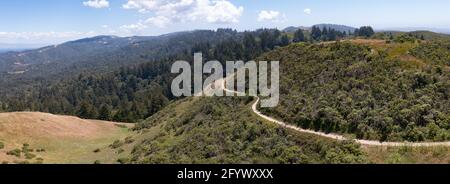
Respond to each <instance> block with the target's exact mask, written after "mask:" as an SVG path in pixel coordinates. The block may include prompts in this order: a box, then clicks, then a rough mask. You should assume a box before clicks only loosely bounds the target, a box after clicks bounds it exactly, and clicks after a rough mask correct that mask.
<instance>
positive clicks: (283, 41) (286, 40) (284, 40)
mask: <svg viewBox="0 0 450 184" xmlns="http://www.w3.org/2000/svg"><path fill="white" fill-rule="evenodd" d="M289 43H290V40H289V37H288V36H287V35H283V36H282V37H281V43H280V45H281V46H286V45H289Z"/></svg>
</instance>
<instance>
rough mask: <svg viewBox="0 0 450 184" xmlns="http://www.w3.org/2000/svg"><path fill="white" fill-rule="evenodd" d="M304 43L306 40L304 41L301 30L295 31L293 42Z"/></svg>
mask: <svg viewBox="0 0 450 184" xmlns="http://www.w3.org/2000/svg"><path fill="white" fill-rule="evenodd" d="M304 41H306V39H305V34H304V33H303V30H302V29H299V30H297V31H296V32H295V33H294V42H295V43H297V42H304Z"/></svg>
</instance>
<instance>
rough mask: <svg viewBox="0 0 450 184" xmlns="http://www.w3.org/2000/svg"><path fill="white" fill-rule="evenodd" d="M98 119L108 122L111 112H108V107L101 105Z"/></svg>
mask: <svg viewBox="0 0 450 184" xmlns="http://www.w3.org/2000/svg"><path fill="white" fill-rule="evenodd" d="M98 119H101V120H110V119H111V112H110V110H109V108H108V106H106V105H102V107H101V108H100V112H99V115H98Z"/></svg>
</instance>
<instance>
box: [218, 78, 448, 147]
mask: <svg viewBox="0 0 450 184" xmlns="http://www.w3.org/2000/svg"><path fill="white" fill-rule="evenodd" d="M230 78H234V75H231V76H229V77H227V78H226V79H220V80H219V81H218V82H220V83H221V84H222V85H221V88H222V89H223V90H224V91H226V92H230V93H235V94H241V95H242V93H240V92H237V91H233V90H229V89H227V88H226V87H225V86H226V85H225V83H226V80H228V79H230ZM256 98H257V100H256V102H255V103H254V104H253V105H252V111H253V112H254V113H255V114H256V115H258V116H259V117H261V118H263V119H265V120H267V121H270V122H272V123H276V124H278V125H280V126H282V127H285V128H288V129H292V130H295V131H297V132H301V133H308V134H313V135H317V136H321V137H326V138H330V139H334V140H338V141H345V140H349V139H348V138H346V137H344V136H342V135H337V134H326V133H323V132H316V131H313V130H306V129H303V128H300V127H297V126H293V125H289V124H287V123H285V122H282V121H279V120H277V119H275V118H272V117H270V116H266V115H264V114H262V113H261V112H260V111H259V110H258V104H259V101H260V98H259V97H256ZM353 141H355V142H357V143H359V144H361V145H366V146H386V147H404V146H408V147H434V146H449V147H450V141H449V142H420V143H412V142H380V141H372V140H362V139H353Z"/></svg>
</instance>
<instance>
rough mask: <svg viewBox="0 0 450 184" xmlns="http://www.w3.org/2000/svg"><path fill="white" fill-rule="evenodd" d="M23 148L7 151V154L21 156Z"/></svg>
mask: <svg viewBox="0 0 450 184" xmlns="http://www.w3.org/2000/svg"><path fill="white" fill-rule="evenodd" d="M21 152H22V151H21V150H20V149H14V150H11V151H8V152H6V154H7V155H12V156H16V157H20V155H21Z"/></svg>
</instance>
